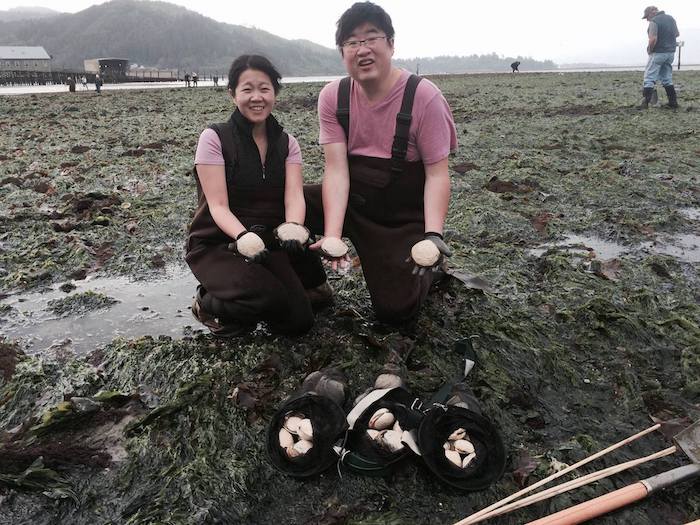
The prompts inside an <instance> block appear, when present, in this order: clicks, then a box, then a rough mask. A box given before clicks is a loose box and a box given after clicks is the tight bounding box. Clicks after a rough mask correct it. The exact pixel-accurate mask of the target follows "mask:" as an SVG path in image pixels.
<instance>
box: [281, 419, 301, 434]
mask: <svg viewBox="0 0 700 525" xmlns="http://www.w3.org/2000/svg"><path fill="white" fill-rule="evenodd" d="M302 419H303V417H299V416H297V415H290V416H287V418H286V419H285V420H284V428H286V429H287V430H288V431H289V433H290V434H294V435H295V436H296V435H297V434H298V433H299V424H300V423H301V420H302Z"/></svg>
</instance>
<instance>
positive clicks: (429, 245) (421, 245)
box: [411, 239, 440, 266]
mask: <svg viewBox="0 0 700 525" xmlns="http://www.w3.org/2000/svg"><path fill="white" fill-rule="evenodd" d="M411 257H412V258H413V261H414V262H415V263H416V264H417V265H418V266H433V265H434V264H435V263H436V262H438V259H440V250H438V247H437V246H435V243H434V242H433V241H430V240H428V239H424V240H422V241H419V242H417V243H416V244H414V245H413V248H411Z"/></svg>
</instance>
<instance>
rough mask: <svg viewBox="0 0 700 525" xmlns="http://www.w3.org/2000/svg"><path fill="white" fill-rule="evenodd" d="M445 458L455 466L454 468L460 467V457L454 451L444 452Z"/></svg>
mask: <svg viewBox="0 0 700 525" xmlns="http://www.w3.org/2000/svg"><path fill="white" fill-rule="evenodd" d="M445 457H446V458H447V460H448V461H449V462H450V463H452V464H453V465H455V466H456V467H461V466H462V456H460V455H459V452H457V451H456V450H445Z"/></svg>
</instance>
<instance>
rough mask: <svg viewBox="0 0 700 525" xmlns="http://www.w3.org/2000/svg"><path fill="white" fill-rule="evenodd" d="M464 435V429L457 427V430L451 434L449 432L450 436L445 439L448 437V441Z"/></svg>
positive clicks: (461, 437) (465, 433) (465, 432)
mask: <svg viewBox="0 0 700 525" xmlns="http://www.w3.org/2000/svg"><path fill="white" fill-rule="evenodd" d="M466 435H467V431H466V430H464V429H463V428H458V429H457V430H455V431H454V432H452V434H450V437H448V438H447V439H449V440H450V441H457V440H458V439H464V436H466Z"/></svg>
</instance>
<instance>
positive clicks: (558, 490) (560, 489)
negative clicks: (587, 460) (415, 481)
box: [474, 446, 678, 523]
mask: <svg viewBox="0 0 700 525" xmlns="http://www.w3.org/2000/svg"><path fill="white" fill-rule="evenodd" d="M677 451H678V449H677V448H676V447H675V446H673V447H669V448H666V449H664V450H660V451H658V452H655V453H654V454H649V455H648V456H645V457H642V458H637V459H633V460H630V461H626V462H625V463H620V464H619V465H613V466H612V467H608V468H606V469H603V470H599V471H597V472H592V473H590V474H587V475H585V476H581V477H580V478H576V479H573V480H571V481H567V482H566V483H562V484H561V485H556V486H554V487H552V488H549V489H547V490H543V491H542V492H538V493H537V494H533V495H532V496H528V497H527V498H524V499H522V500H520V501H516V502H514V503H511V504H510V505H504V506H502V507H500V508H498V509H496V510H494V511H493V512H490V513H489V514H486V515H484V516H482V517H481V518H479V519H478V520H477V521H475V522H474V523H478V522H480V521H484V520H487V519H490V518H494V517H496V516H500V515H501V514H506V513H508V512H510V511H511V510H516V509H520V508H522V507H527V506H529V505H532V504H533V503H538V502H540V501H544V500H546V499H550V498H553V497H554V496H558V495H559V494H563V493H564V492H568V491H570V490H574V489H577V488H579V487H583V486H584V485H588V484H590V483H593V482H595V481H599V480H601V479H604V478H607V477H610V476H612V475H614V474H618V473H620V472H623V471H625V470H628V469H631V468H633V467H636V466H637V465H641V464H642V463H647V462H648V461H653V460H655V459H659V458H663V457H665V456H670V455H671V454H675V453H676V452H677Z"/></svg>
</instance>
